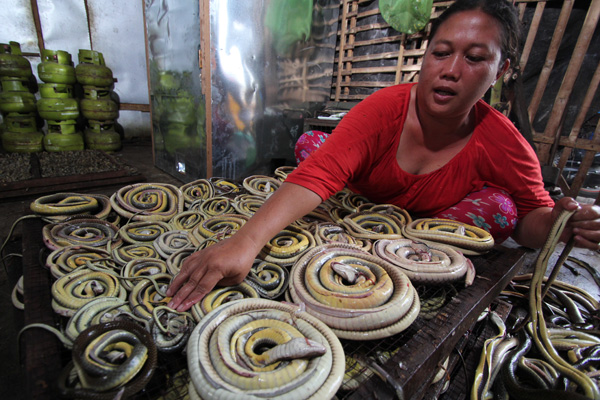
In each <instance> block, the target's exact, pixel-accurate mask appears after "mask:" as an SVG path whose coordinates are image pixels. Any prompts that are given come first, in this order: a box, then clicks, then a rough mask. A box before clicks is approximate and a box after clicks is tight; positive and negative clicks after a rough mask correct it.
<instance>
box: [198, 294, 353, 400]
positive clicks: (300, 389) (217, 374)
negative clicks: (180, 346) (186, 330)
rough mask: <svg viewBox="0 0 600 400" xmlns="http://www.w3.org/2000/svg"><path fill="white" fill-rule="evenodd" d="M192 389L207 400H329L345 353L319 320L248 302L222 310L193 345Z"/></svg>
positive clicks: (286, 307)
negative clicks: (267, 399) (266, 399)
mask: <svg viewBox="0 0 600 400" xmlns="http://www.w3.org/2000/svg"><path fill="white" fill-rule="evenodd" d="M187 354H188V356H187V357H188V370H189V372H190V377H191V380H192V385H191V390H195V391H197V393H198V394H199V395H200V396H201V397H202V398H205V399H262V398H275V397H277V398H279V399H282V400H291V399H308V398H310V399H326V398H331V397H333V396H334V394H335V393H336V391H337V389H338V388H339V387H340V385H341V383H342V377H343V374H344V364H345V362H344V351H343V349H342V346H341V344H340V342H339V340H338V339H337V337H336V336H335V335H334V334H333V333H332V332H331V330H330V329H329V328H328V327H327V326H326V325H325V324H323V323H322V322H321V321H319V320H318V319H316V318H314V317H312V316H311V315H309V314H307V313H306V312H303V311H300V310H299V308H298V307H297V306H295V305H292V304H285V303H279V302H275V301H271V300H264V299H244V300H239V301H235V302H232V303H229V304H227V305H225V306H221V307H219V308H217V309H215V310H214V311H212V312H211V313H209V314H208V315H206V316H205V317H204V318H203V319H202V321H201V322H200V323H199V324H198V325H197V326H196V328H195V329H194V331H193V332H192V335H191V337H190V339H189V341H188V351H187Z"/></svg>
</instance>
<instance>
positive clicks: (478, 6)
mask: <svg viewBox="0 0 600 400" xmlns="http://www.w3.org/2000/svg"><path fill="white" fill-rule="evenodd" d="M470 10H481V11H483V12H484V13H486V14H488V15H489V16H491V17H492V18H494V19H496V20H497V21H498V23H499V24H500V26H501V28H502V39H501V50H502V60H503V61H504V60H506V59H507V58H508V59H509V60H510V64H511V66H513V67H515V66H516V65H517V63H518V61H519V39H520V37H521V23H520V22H519V16H518V15H517V9H516V7H515V6H514V5H512V4H511V3H509V2H508V1H506V0H457V1H455V2H454V3H453V4H452V5H451V6H450V7H448V8H447V9H446V10H445V11H444V12H443V13H442V14H441V15H440V16H439V17H438V18H437V19H435V20H434V21H433V22H432V26H431V34H430V36H429V37H430V38H433V37H434V36H435V34H436V32H437V30H438V28H439V27H440V25H442V24H443V23H444V21H446V20H447V19H448V18H450V17H451V16H452V15H454V14H456V13H459V12H462V11H470Z"/></svg>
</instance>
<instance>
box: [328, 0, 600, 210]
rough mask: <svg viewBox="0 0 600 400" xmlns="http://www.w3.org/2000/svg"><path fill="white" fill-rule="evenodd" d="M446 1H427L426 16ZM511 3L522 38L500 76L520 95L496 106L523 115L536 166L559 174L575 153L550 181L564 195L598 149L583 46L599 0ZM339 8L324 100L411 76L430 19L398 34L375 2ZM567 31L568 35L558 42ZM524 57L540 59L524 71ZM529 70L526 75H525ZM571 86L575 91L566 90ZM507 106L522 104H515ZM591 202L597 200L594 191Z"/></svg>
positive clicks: (591, 58)
mask: <svg viewBox="0 0 600 400" xmlns="http://www.w3.org/2000/svg"><path fill="white" fill-rule="evenodd" d="M452 2H453V1H440V0H437V1H436V0H434V3H433V9H432V19H435V18H437V16H439V14H440V13H441V12H442V11H443V10H444V9H445V8H447V7H448V6H449V5H450V4H452ZM514 2H515V4H516V6H517V7H518V10H519V14H520V18H521V20H522V21H523V29H524V36H523V41H524V43H523V49H522V56H521V60H520V63H519V68H517V69H516V70H515V71H513V74H510V75H508V76H506V77H505V79H504V84H505V86H506V88H505V89H509V87H511V86H514V85H515V84H518V85H520V86H519V88H520V90H518V91H516V93H517V95H518V96H520V97H519V100H521V101H519V102H517V101H513V102H510V101H508V104H507V105H506V106H505V107H503V108H502V110H503V112H505V113H506V114H507V115H512V116H511V118H512V119H513V120H514V119H515V118H516V117H514V115H517V116H518V115H522V116H523V118H521V121H517V122H519V123H520V124H519V123H517V126H518V127H519V129H520V130H521V131H522V132H524V135H525V133H526V135H525V136H526V137H528V136H529V137H530V138H531V140H530V142H532V144H533V145H534V147H535V149H536V153H537V155H538V158H539V160H540V164H541V165H544V166H554V167H557V168H558V171H559V173H562V172H563V170H564V169H565V168H566V167H567V166H569V167H570V168H571V167H572V163H571V162H570V161H572V159H573V155H574V153H575V152H577V154H578V155H579V156H580V157H579V158H580V160H581V161H580V164H579V166H578V167H577V169H576V172H571V175H573V174H575V176H574V177H573V178H572V179H569V182H567V180H565V179H564V177H562V175H561V177H560V178H559V179H558V181H557V184H558V185H559V186H560V187H561V189H562V191H563V193H564V194H565V195H567V196H577V195H578V193H579V192H580V189H581V188H582V186H583V185H584V181H585V178H586V175H587V174H588V171H589V170H590V168H591V167H592V163H593V161H594V158H595V156H596V153H597V152H598V150H599V149H600V123H599V122H600V118H598V117H599V116H600V114H598V112H599V110H598V108H599V107H598V104H599V103H600V99H599V98H598V97H599V96H598V94H597V89H598V84H599V81H600V66H598V64H599V63H598V54H597V52H595V51H594V49H590V44H591V43H592V38H593V36H594V32H595V30H596V27H597V24H598V18H599V15H600V0H591V1H586V2H584V1H575V0H564V1H546V0H514ZM340 7H341V9H340V21H339V22H340V23H339V28H338V46H337V47H336V59H335V63H334V73H333V80H332V90H331V95H330V99H331V101H332V102H357V101H360V100H362V99H364V98H365V97H367V96H368V95H369V94H371V93H373V92H375V91H376V90H378V89H380V88H382V87H386V86H390V85H394V84H398V83H404V82H418V80H419V70H420V65H421V60H422V57H423V54H424V52H425V48H426V46H427V43H428V34H429V31H430V24H429V25H428V26H427V27H426V28H425V29H424V30H423V31H421V32H419V33H416V34H413V35H405V34H401V33H399V32H397V31H395V30H394V29H393V28H391V27H390V26H389V25H388V24H387V23H386V22H385V21H384V19H383V18H382V17H381V14H380V13H379V8H378V2H377V1H373V0H341V5H340ZM548 26H551V28H552V31H551V32H550V34H548V33H549V32H548V28H547V27H548ZM567 36H568V38H569V39H570V40H571V42H567V41H565V37H567ZM574 38H576V39H574ZM573 40H575V45H574V46H573V45H572V42H573ZM570 43H571V44H570ZM569 46H570V47H569ZM565 51H571V54H570V59H569V62H568V66H566V68H565V67H564V65H561V66H559V67H558V66H557V65H556V60H557V55H558V54H559V53H560V54H563V55H564V53H565ZM531 57H534V58H533V59H531ZM542 59H545V60H543V62H542ZM590 63H591V65H592V68H591V69H590V67H589V66H590ZM531 64H536V65H538V66H539V65H542V66H541V67H540V68H534V67H531V70H530V69H528V66H529V65H531ZM594 68H595V70H594ZM530 71H531V72H532V73H534V74H535V75H534V76H533V77H531V76H528V73H529V72H530ZM529 75H531V74H529ZM557 75H558V78H557ZM525 76H527V78H528V86H527V88H526V89H527V90H526V91H525V92H524V91H523V86H522V81H521V78H522V77H525ZM532 79H533V80H534V82H533V83H532ZM557 82H558V83H557ZM582 82H584V85H583V87H584V89H583V90H581V87H582V85H581V83H582ZM550 83H552V85H550ZM588 83H589V84H588ZM574 90H577V96H573V92H574ZM583 92H585V93H583ZM508 93H510V90H507V97H508V98H509V99H511V97H510V96H508ZM512 93H515V91H513V92H512ZM513 100H514V98H513ZM542 105H543V106H544V107H542ZM515 106H518V107H520V108H522V109H519V110H515V109H514V107H515ZM511 111H513V114H510V112H511ZM519 112H520V114H519ZM571 169H572V168H571ZM596 202H597V203H600V196H599V197H598V198H597V200H596Z"/></svg>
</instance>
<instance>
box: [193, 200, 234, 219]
mask: <svg viewBox="0 0 600 400" xmlns="http://www.w3.org/2000/svg"><path fill="white" fill-rule="evenodd" d="M190 211H198V212H199V213H201V214H202V215H203V216H204V218H210V217H214V216H216V215H223V214H233V213H235V208H234V207H233V200H232V199H230V198H229V197H225V196H215V197H211V198H209V199H206V200H202V201H199V202H196V203H192V205H191V206H190Z"/></svg>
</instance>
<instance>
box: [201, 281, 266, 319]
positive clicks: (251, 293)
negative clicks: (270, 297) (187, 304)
mask: <svg viewBox="0 0 600 400" xmlns="http://www.w3.org/2000/svg"><path fill="white" fill-rule="evenodd" d="M259 297H260V296H259V295H258V292H257V291H256V289H254V287H253V286H251V285H249V284H248V283H246V282H242V283H240V284H239V285H233V286H225V287H218V288H215V289H213V290H211V291H210V292H209V293H208V294H207V295H206V296H204V298H202V300H201V301H200V302H198V303H196V304H194V305H193V306H192V315H193V316H194V319H195V320H196V321H197V322H199V321H200V320H201V319H202V318H204V316H205V315H206V314H208V313H209V312H211V311H212V310H214V309H215V308H217V307H219V306H222V305H223V304H227V303H230V302H232V301H235V300H241V299H257V298H259Z"/></svg>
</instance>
